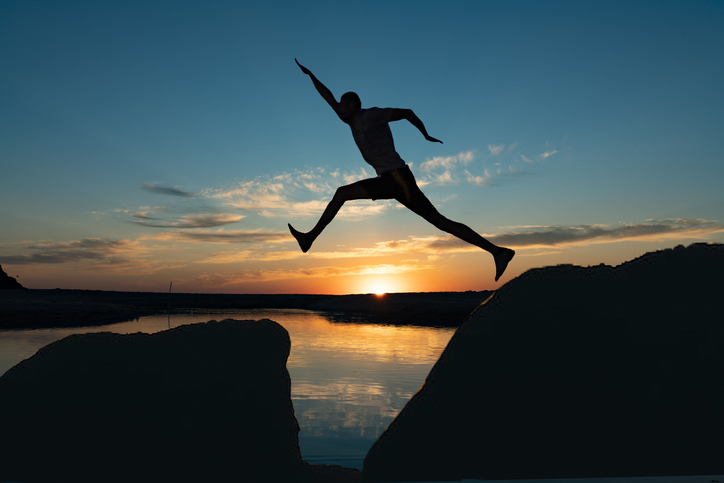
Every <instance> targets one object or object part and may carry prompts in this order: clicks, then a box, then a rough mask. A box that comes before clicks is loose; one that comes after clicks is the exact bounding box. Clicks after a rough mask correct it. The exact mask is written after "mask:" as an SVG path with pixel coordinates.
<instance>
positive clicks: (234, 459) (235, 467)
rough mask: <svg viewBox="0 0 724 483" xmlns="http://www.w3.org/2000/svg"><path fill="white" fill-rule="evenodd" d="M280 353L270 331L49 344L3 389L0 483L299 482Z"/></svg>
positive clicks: (222, 327)
mask: <svg viewBox="0 0 724 483" xmlns="http://www.w3.org/2000/svg"><path fill="white" fill-rule="evenodd" d="M289 350H290V340H289V334H288V333H287V331H286V330H285V329H284V328H283V327H281V326H280V325H278V324H277V323H275V322H272V321H270V320H261V321H233V320H226V321H222V322H215V321H212V322H209V323H206V324H196V325H188V326H183V327H179V328H177V329H173V330H169V331H165V332H161V333H158V334H154V335H148V334H141V333H138V334H131V335H118V334H111V333H100V334H85V335H74V336H70V337H67V338H65V339H63V340H61V341H58V342H55V343H53V344H50V345H48V346H46V347H45V348H43V349H41V350H40V351H39V352H38V353H37V354H36V355H35V356H33V357H32V358H30V359H28V360H25V361H23V362H21V363H20V364H18V365H17V366H15V367H14V368H12V369H10V370H9V371H8V372H7V373H5V375H4V376H3V377H2V378H0V428H2V437H1V438H0V481H22V482H24V483H33V482H48V481H56V482H65V481H67V482H76V483H79V482H99V481H102V482H106V483H107V482H127V481H134V482H159V481H173V482H198V481H214V482H226V481H251V482H257V481H259V482H266V481H273V482H277V481H298V480H299V479H301V478H303V472H304V470H305V469H309V466H308V465H306V464H304V462H303V461H302V459H301V455H300V451H299V444H298V439H297V433H298V430H299V427H298V424H297V420H296V419H295V417H294V409H293V407H292V401H291V397H290V391H291V381H290V378H289V373H288V372H287V369H286V360H287V357H288V355H289Z"/></svg>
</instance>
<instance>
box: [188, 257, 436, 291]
mask: <svg viewBox="0 0 724 483" xmlns="http://www.w3.org/2000/svg"><path fill="white" fill-rule="evenodd" d="M434 268H435V267H434V266H433V265H431V264H427V263H424V264H412V263H408V264H399V265H396V264H379V265H358V266H353V267H337V266H326V267H313V268H298V269H290V270H285V269H280V270H245V271H241V272H235V273H207V274H204V275H201V276H199V277H197V278H195V279H194V280H193V281H194V282H196V283H198V284H199V285H201V286H222V287H223V286H230V285H237V284H242V283H249V282H268V281H273V280H291V279H296V278H327V277H343V276H357V275H373V274H374V275H383V274H400V273H407V272H412V271H419V270H430V269H434Z"/></svg>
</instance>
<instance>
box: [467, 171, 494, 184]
mask: <svg viewBox="0 0 724 483" xmlns="http://www.w3.org/2000/svg"><path fill="white" fill-rule="evenodd" d="M465 177H466V179H467V180H468V183H470V184H476V185H478V186H490V185H492V184H493V181H492V176H491V175H490V171H488V170H487V169H484V170H483V176H475V175H472V174H470V171H468V170H467V169H466V170H465Z"/></svg>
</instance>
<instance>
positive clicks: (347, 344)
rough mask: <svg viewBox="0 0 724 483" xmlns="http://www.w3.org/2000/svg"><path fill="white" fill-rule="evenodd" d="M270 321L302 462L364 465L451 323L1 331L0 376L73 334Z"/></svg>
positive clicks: (330, 318) (185, 320) (297, 317)
mask: <svg viewBox="0 0 724 483" xmlns="http://www.w3.org/2000/svg"><path fill="white" fill-rule="evenodd" d="M227 318H233V319H238V320H258V319H271V320H274V321H276V322H278V323H279V324H280V325H282V326H283V327H284V328H285V329H287V331H288V332H289V335H290V337H291V339H292V350H291V354H290V356H289V361H288V362H287V368H288V369H289V373H290V375H291V378H292V400H293V402H294V410H295V413H296V417H297V420H298V421H299V425H300V431H299V443H300V446H301V450H302V457H303V458H304V460H305V461H308V462H310V463H315V464H338V465H342V466H346V467H351V468H359V469H362V461H363V459H364V457H365V454H366V453H367V451H368V450H369V448H370V447H371V446H372V444H373V443H374V441H375V440H376V439H377V437H378V436H379V435H380V434H381V433H382V431H384V429H385V428H386V427H387V425H388V424H389V423H390V422H391V421H392V420H393V419H394V418H395V416H397V414H398V413H399V412H400V410H402V408H403V407H404V406H405V404H406V403H407V401H409V399H410V397H412V395H413V394H414V393H415V392H417V390H418V389H419V388H420V386H421V385H422V383H423V382H424V380H425V377H427V374H428V373H429V372H430V369H431V368H432V365H433V364H434V363H435V362H436V361H437V359H438V357H439V356H440V354H441V353H442V351H443V349H444V348H445V346H446V345H447V343H448V341H449V340H450V337H452V335H453V333H454V332H455V329H453V328H432V327H417V326H393V325H383V324H379V323H372V322H371V321H370V320H367V319H363V318H359V317H357V318H350V317H342V316H339V315H335V314H329V313H324V312H312V311H307V310H294V309H275V310H270V309H256V310H237V311H228V310H227V311H216V312H212V311H208V310H206V311H203V312H201V311H199V312H196V313H188V314H172V315H154V316H147V317H141V318H140V319H138V320H135V321H131V322H124V323H120V324H113V325H105V326H102V327H82V328H72V329H38V330H13V331H0V374H4V373H5V372H6V371H7V370H8V369H10V368H11V367H12V366H14V365H15V364H17V363H18V362H20V361H22V360H24V359H27V358H28V357H31V356H32V355H33V354H35V353H36V352H37V351H38V349H40V348H41V347H43V346H45V345H47V344H50V343H51V342H54V341H56V340H60V339H62V338H64V337H66V336H68V335H71V334H81V333H89V332H115V333H119V334H130V333H135V332H145V333H149V334H153V333H156V332H160V331H162V330H167V329H169V328H174V327H178V326H180V325H185V324H192V323H196V322H206V321H209V320H212V319H214V320H223V319H227Z"/></svg>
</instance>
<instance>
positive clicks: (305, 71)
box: [294, 59, 312, 75]
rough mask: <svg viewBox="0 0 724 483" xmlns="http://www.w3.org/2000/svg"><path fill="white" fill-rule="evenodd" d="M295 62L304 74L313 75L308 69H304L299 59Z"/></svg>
mask: <svg viewBox="0 0 724 483" xmlns="http://www.w3.org/2000/svg"><path fill="white" fill-rule="evenodd" d="M294 62H296V63H297V65H298V66H299V68H300V69H302V72H304V73H305V74H307V75H312V71H311V70H309V69H307V68H306V67H304V66H303V65H302V64H300V63H299V61H298V60H297V59H294Z"/></svg>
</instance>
